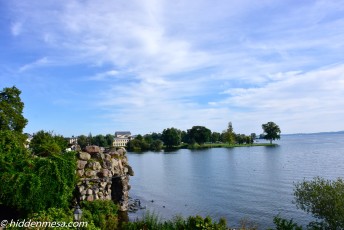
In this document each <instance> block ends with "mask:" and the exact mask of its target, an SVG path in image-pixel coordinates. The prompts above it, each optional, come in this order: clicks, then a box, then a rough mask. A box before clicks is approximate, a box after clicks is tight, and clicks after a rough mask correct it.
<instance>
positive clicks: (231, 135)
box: [226, 122, 235, 145]
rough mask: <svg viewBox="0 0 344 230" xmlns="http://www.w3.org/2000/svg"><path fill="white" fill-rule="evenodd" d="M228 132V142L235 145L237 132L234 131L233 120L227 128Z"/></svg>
mask: <svg viewBox="0 0 344 230" xmlns="http://www.w3.org/2000/svg"><path fill="white" fill-rule="evenodd" d="M226 133H227V135H226V136H227V142H228V144H230V145H234V144H235V133H234V131H233V125H232V122H228V127H227V130H226Z"/></svg>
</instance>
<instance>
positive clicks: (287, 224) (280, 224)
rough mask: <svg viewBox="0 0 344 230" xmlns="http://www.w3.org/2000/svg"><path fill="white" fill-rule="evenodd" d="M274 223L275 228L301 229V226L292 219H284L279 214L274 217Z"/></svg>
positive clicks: (278, 229) (284, 229)
mask: <svg viewBox="0 0 344 230" xmlns="http://www.w3.org/2000/svg"><path fill="white" fill-rule="evenodd" d="M274 224H275V226H276V230H302V226H299V225H297V224H296V223H294V222H293V220H292V219H291V220H286V219H283V218H281V217H280V216H275V217H274Z"/></svg>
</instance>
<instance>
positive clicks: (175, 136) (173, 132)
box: [162, 127, 181, 148]
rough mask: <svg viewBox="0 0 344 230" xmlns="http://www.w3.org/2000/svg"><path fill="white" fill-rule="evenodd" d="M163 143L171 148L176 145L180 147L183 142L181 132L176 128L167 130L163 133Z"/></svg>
mask: <svg viewBox="0 0 344 230" xmlns="http://www.w3.org/2000/svg"><path fill="white" fill-rule="evenodd" d="M162 141H163V142H164V144H165V145H166V146H167V147H168V148H171V147H173V146H176V145H180V142H181V132H180V130H178V129H176V128H173V127H172V128H167V129H164V131H162Z"/></svg>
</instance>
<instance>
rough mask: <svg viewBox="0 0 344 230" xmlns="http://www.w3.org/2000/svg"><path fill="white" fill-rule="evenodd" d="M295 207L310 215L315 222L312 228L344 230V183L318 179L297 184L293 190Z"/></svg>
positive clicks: (340, 180)
mask: <svg viewBox="0 0 344 230" xmlns="http://www.w3.org/2000/svg"><path fill="white" fill-rule="evenodd" d="M294 196H295V202H296V206H297V207H298V208H300V209H302V210H304V211H306V212H307V213H311V214H312V215H313V216H314V217H315V218H316V219H317V221H316V222H312V223H310V224H309V226H311V227H312V228H320V229H321V228H326V229H344V182H343V180H342V179H337V180H336V181H330V180H325V179H323V178H320V177H316V178H314V179H313V180H312V181H305V180H304V181H303V182H300V183H297V184H296V185H295V189H294Z"/></svg>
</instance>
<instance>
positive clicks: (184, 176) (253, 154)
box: [128, 134, 344, 229]
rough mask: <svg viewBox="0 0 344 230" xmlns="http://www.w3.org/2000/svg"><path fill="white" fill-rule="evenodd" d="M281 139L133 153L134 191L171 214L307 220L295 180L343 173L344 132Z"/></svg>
mask: <svg viewBox="0 0 344 230" xmlns="http://www.w3.org/2000/svg"><path fill="white" fill-rule="evenodd" d="M277 143H278V144H279V145H278V146H277V147H240V148H213V149H206V150H185V149H183V150H178V151H176V152H170V153H162V152H161V153H154V152H146V153H142V154H138V153H129V154H128V157H129V162H130V165H131V166H132V167H133V169H134V171H135V176H134V177H131V179H130V184H131V185H132V189H131V191H130V195H131V196H132V197H133V198H139V199H141V202H142V204H143V205H146V206H147V209H149V210H151V211H155V212H156V213H158V214H159V216H161V217H162V218H166V219H170V218H172V217H173V216H175V215H183V216H189V215H196V214H199V215H201V216H206V215H210V216H211V217H213V218H215V219H219V218H220V217H225V218H226V219H227V221H228V223H229V225H231V226H238V224H239V221H240V219H242V218H249V219H250V220H251V221H254V222H256V223H257V224H259V227H260V228H259V229H265V228H267V227H269V226H273V224H272V219H273V217H274V216H275V215H277V214H279V213H280V214H281V216H282V217H285V218H293V219H294V220H295V221H296V222H298V223H300V224H303V225H305V224H306V223H308V222H309V220H310V218H311V217H310V216H309V215H307V214H305V213H304V212H303V211H301V210H298V209H296V206H295V204H293V203H292V201H293V188H294V185H293V182H298V181H302V180H303V179H304V178H305V179H312V178H313V177H315V176H321V177H324V178H326V179H336V178H337V177H343V176H344V134H321V135H320V134H317V135H290V136H282V138H281V140H280V141H278V142H277ZM151 201H154V202H151ZM135 215H137V216H141V215H142V213H136V214H135ZM135 215H131V218H133V217H135Z"/></svg>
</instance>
